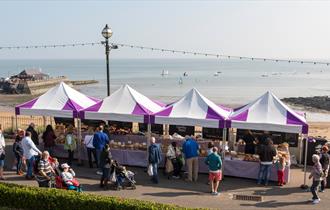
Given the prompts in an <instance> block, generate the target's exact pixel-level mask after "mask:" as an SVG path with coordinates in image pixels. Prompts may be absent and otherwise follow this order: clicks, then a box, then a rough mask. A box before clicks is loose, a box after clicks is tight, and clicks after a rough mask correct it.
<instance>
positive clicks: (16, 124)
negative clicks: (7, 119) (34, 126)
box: [15, 114, 18, 131]
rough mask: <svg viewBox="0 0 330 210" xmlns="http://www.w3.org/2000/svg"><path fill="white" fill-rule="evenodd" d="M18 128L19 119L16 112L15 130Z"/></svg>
mask: <svg viewBox="0 0 330 210" xmlns="http://www.w3.org/2000/svg"><path fill="white" fill-rule="evenodd" d="M17 130H18V120H17V115H16V114H15V131H17Z"/></svg>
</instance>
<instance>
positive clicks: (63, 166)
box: [61, 163, 70, 169]
mask: <svg viewBox="0 0 330 210" xmlns="http://www.w3.org/2000/svg"><path fill="white" fill-rule="evenodd" d="M61 168H63V169H64V168H70V166H69V165H68V164H67V163H63V164H62V165H61Z"/></svg>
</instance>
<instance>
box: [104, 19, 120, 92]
mask: <svg viewBox="0 0 330 210" xmlns="http://www.w3.org/2000/svg"><path fill="white" fill-rule="evenodd" d="M102 36H103V37H104V38H105V41H104V42H102V44H104V46H105V55H106V64H107V95H108V96H109V95H110V72H109V54H110V50H111V49H118V46H117V45H114V44H110V45H109V38H110V37H111V36H112V30H111V28H109V27H108V24H106V25H105V27H104V28H103V30H102Z"/></svg>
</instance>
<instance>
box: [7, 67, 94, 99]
mask: <svg viewBox="0 0 330 210" xmlns="http://www.w3.org/2000/svg"><path fill="white" fill-rule="evenodd" d="M61 82H65V83H67V84H68V85H69V86H74V85H88V84H93V83H98V81H96V80H77V81H74V80H69V79H68V78H67V77H66V76H59V77H50V76H49V75H48V74H45V73H43V72H42V71H41V69H40V68H38V69H25V70H23V71H22V72H20V73H19V74H17V75H13V76H11V77H10V78H1V79H0V93H2V94H30V95H40V94H42V93H45V92H46V91H47V90H49V89H50V88H52V87H54V86H56V85H58V84H59V83H61Z"/></svg>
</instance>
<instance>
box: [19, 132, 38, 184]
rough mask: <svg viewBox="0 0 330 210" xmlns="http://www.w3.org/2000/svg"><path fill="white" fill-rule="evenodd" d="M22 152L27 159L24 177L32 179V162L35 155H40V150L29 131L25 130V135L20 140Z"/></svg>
mask: <svg viewBox="0 0 330 210" xmlns="http://www.w3.org/2000/svg"><path fill="white" fill-rule="evenodd" d="M22 147H23V154H24V157H25V159H26V160H27V167H28V169H27V174H26V179H32V178H33V177H32V170H33V164H34V161H35V156H37V155H41V151H40V150H39V149H38V148H37V147H36V145H35V144H34V143H33V141H32V139H31V133H30V132H29V131H27V132H26V133H25V137H24V138H23V140H22Z"/></svg>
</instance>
